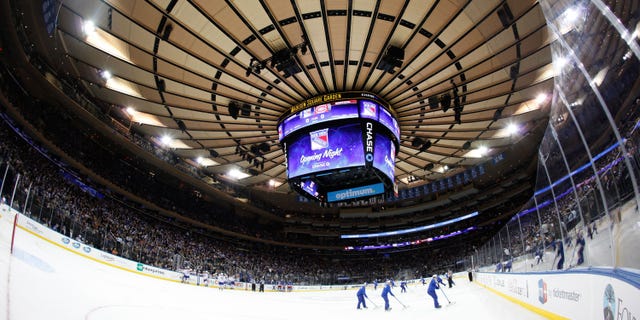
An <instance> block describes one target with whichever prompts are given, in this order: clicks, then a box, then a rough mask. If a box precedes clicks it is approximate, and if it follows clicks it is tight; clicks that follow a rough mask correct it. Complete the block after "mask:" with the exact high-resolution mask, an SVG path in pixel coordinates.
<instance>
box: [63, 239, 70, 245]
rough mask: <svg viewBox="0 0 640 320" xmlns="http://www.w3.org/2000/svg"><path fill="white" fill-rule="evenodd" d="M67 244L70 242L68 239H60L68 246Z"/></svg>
mask: <svg viewBox="0 0 640 320" xmlns="http://www.w3.org/2000/svg"><path fill="white" fill-rule="evenodd" d="M69 242H71V240H69V238H62V243H64V244H69Z"/></svg>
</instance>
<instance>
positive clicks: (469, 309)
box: [0, 217, 543, 320]
mask: <svg viewBox="0 0 640 320" xmlns="http://www.w3.org/2000/svg"><path fill="white" fill-rule="evenodd" d="M3 219H4V221H2V220H3ZM7 223H8V221H7V219H6V217H5V218H2V217H0V224H3V225H4V226H7ZM1 230H2V232H1V233H0V281H2V282H0V283H2V286H1V287H0V319H4V320H27V319H47V320H56V319H60V320H73V319H78V320H81V319H84V320H103V319H121V320H126V319H132V320H140V319H156V320H163V319H167V320H169V319H170V320H175V319H256V318H259V319H263V320H269V319H310V320H314V319H322V320H325V319H372V320H373V319H430V318H431V319H433V318H441V319H470V318H473V319H491V320H494V319H507V318H508V319H543V317H542V316H540V315H537V314H535V313H532V312H530V311H528V310H527V309H525V308H523V307H521V306H519V305H517V304H515V303H513V302H510V301H508V300H506V299H504V298H502V297H500V296H497V295H495V294H494V293H492V292H490V291H488V290H486V289H484V288H482V287H480V286H478V285H476V284H475V283H470V282H469V281H468V279H466V278H458V279H456V280H457V281H456V282H457V285H456V286H455V287H453V288H451V289H448V288H447V289H443V290H444V292H438V295H439V297H440V298H439V300H440V303H441V304H442V305H443V306H444V307H443V308H442V309H435V308H434V307H433V301H432V300H431V298H430V297H429V296H428V295H427V293H426V287H423V286H422V285H414V286H410V287H409V290H408V292H407V293H400V289H399V288H397V289H394V290H393V292H394V293H395V295H396V297H397V298H398V299H399V300H400V301H402V303H403V304H404V305H406V308H404V307H403V306H402V305H401V304H400V303H399V301H398V300H395V299H393V298H392V299H391V306H392V310H391V311H390V312H385V311H384V308H383V307H382V306H383V300H382V298H381V297H380V292H381V289H380V288H378V290H377V291H374V290H373V287H372V286H371V285H369V286H368V290H367V294H368V296H369V298H370V299H371V300H372V301H373V303H375V304H376V305H377V306H378V308H376V307H375V306H374V305H373V303H371V302H369V301H367V303H368V307H369V308H368V309H366V310H356V303H357V299H356V296H355V291H354V290H335V291H323V292H290V293H282V292H265V293H259V292H250V291H243V290H224V291H219V290H218V289H215V288H205V287H198V286H193V285H185V284H180V283H175V282H170V281H165V280H159V279H155V278H151V277H147V276H142V275H138V274H135V273H132V272H129V271H124V270H120V269H117V268H113V267H110V266H107V265H104V264H101V263H98V262H95V261H92V260H89V259H87V258H84V257H82V256H80V255H77V254H75V253H73V252H70V251H67V250H65V249H63V248H60V247H57V246H55V245H53V244H51V243H49V242H46V241H43V240H41V239H39V238H37V237H35V236H33V235H31V234H29V233H27V232H25V231H24V230H21V229H19V228H18V229H16V236H15V246H14V253H13V254H10V253H9V242H10V239H9V237H10V232H6V231H7V228H1ZM443 293H445V294H446V295H447V297H448V298H449V300H450V301H451V302H452V304H449V303H447V300H446V299H445V297H444V296H443Z"/></svg>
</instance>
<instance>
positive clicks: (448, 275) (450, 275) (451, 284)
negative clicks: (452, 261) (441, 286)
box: [447, 270, 455, 288]
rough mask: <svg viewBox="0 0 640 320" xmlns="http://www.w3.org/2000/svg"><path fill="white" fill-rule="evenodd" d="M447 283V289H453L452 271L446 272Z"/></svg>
mask: <svg viewBox="0 0 640 320" xmlns="http://www.w3.org/2000/svg"><path fill="white" fill-rule="evenodd" d="M447 281H448V282H449V288H453V286H454V285H455V283H454V282H453V271H451V270H449V271H447Z"/></svg>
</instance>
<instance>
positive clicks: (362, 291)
mask: <svg viewBox="0 0 640 320" xmlns="http://www.w3.org/2000/svg"><path fill="white" fill-rule="evenodd" d="M366 290H367V283H366V282H365V283H364V285H363V286H362V287H360V289H358V293H357V294H356V296H357V297H358V309H360V305H361V304H362V307H364V308H365V309H366V308H367V303H366V302H365V301H364V298H368V297H367V292H366Z"/></svg>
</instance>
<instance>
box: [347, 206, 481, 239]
mask: <svg viewBox="0 0 640 320" xmlns="http://www.w3.org/2000/svg"><path fill="white" fill-rule="evenodd" d="M477 215H478V211H476V212H472V213H469V214H467V215H464V216H462V217H457V218H453V219H449V220H446V221H442V222H438V223H434V224H430V225H428V226H422V227H415V228H410V229H404V230H396V231H387V232H378V233H367V234H343V235H341V236H340V238H341V239H360V238H378V237H386V236H396V235H399V234H406V233H412V232H418V231H424V230H429V229H433V228H438V227H442V226H446V225H448V224H452V223H456V222H458V221H462V220H465V219H469V218H473V217H475V216H477Z"/></svg>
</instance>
